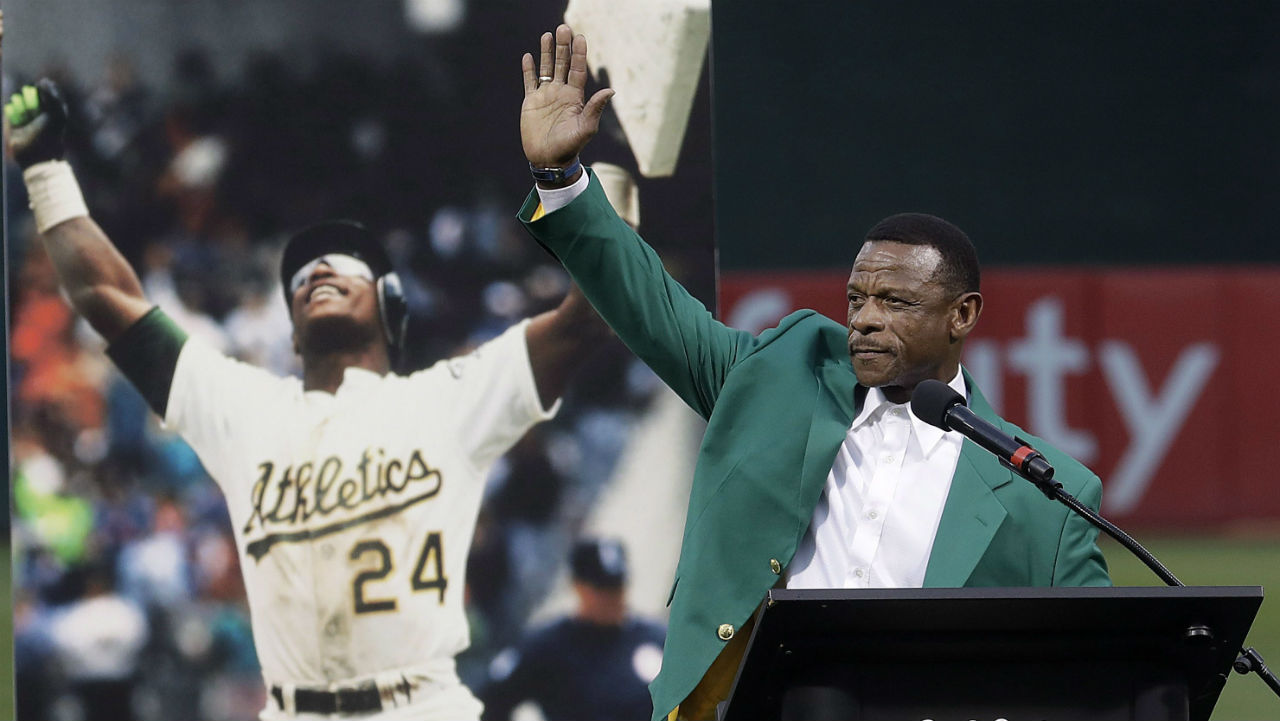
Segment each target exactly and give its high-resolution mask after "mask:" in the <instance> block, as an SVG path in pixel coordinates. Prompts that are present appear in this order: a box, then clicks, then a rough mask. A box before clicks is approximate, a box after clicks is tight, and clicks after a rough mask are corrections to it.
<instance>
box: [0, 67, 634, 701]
mask: <svg viewBox="0 0 1280 721" xmlns="http://www.w3.org/2000/svg"><path fill="white" fill-rule="evenodd" d="M175 62H176V64H175V68H174V76H175V82H174V83H173V84H172V86H171V87H173V88H174V90H172V91H164V90H161V89H157V88H150V87H145V86H143V85H142V84H140V83H139V81H138V80H137V79H136V76H135V73H134V72H133V71H132V68H131V66H130V64H129V62H128V61H127V60H125V59H118V60H116V61H114V62H112V63H110V64H109V65H108V66H107V67H105V68H104V69H103V73H102V75H101V77H97V78H78V77H69V76H68V75H67V74H66V73H65V72H59V71H57V70H56V69H54V70H51V71H50V75H51V76H53V77H54V79H55V80H56V81H57V82H58V83H59V84H60V86H61V88H62V89H63V91H64V93H65V95H66V96H67V99H68V102H69V106H70V108H71V111H72V116H73V117H72V127H71V131H70V133H69V137H68V141H69V155H70V160H71V161H72V163H73V165H74V166H75V168H76V170H77V174H78V177H79V179H80V183H81V186H82V188H83V190H84V193H85V196H86V201H87V202H88V205H89V208H90V210H91V212H92V214H93V217H94V219H95V220H96V221H97V222H98V223H99V224H100V225H101V226H102V227H103V228H104V229H105V231H106V232H107V234H108V235H109V236H110V237H111V238H112V239H113V241H114V242H115V243H116V245H117V246H118V247H119V248H120V250H121V252H122V253H123V254H124V255H125V257H126V258H128V259H129V260H130V261H131V262H132V263H133V265H134V267H135V268H137V270H138V272H139V275H140V276H141V278H142V280H143V284H144V287H145V290H146V293H147V295H148V297H149V298H150V299H151V300H152V301H153V302H156V303H157V304H159V305H160V306H161V307H163V308H164V309H165V311H166V312H167V313H168V314H169V315H170V316H172V317H174V318H175V319H176V320H177V321H178V322H179V323H180V324H181V325H182V326H183V327H184V328H185V329H186V330H187V331H188V332H189V333H191V334H193V335H199V336H202V337H204V338H205V339H206V340H207V341H209V342H211V343H213V344H214V345H215V346H217V347H219V348H222V349H224V350H225V352H227V353H228V354H231V355H234V356H236V357H239V358H242V359H244V360H247V361H249V362H252V363H255V364H258V365H261V366H263V367H266V368H269V369H272V370H274V371H275V372H277V373H281V374H290V373H296V372H297V370H298V365H297V361H296V357H295V356H294V354H293V350H292V347H291V342H290V325H289V320H288V317H287V314H286V308H285V305H284V302H283V295H282V292H281V289H280V286H279V280H278V278H277V270H276V265H277V263H278V257H279V249H280V246H281V244H282V242H283V240H284V238H285V237H286V236H287V235H288V233H289V232H290V231H291V230H294V229H297V228H299V227H301V226H303V225H306V224H308V223H310V222H314V221H316V220H319V219H323V218H335V217H343V218H353V219H356V220H359V221H361V222H363V223H365V224H366V225H367V226H368V227H369V228H370V229H372V230H374V231H375V232H377V233H378V234H379V235H380V236H381V237H383V239H384V241H385V243H386V244H387V246H388V248H389V250H390V252H391V254H392V256H393V259H394V262H395V264H396V265H397V269H398V271H399V272H400V275H401V277H402V279H404V280H405V286H406V292H407V296H408V300H409V305H410V313H411V319H412V320H411V325H410V330H409V344H408V345H409V348H410V352H409V353H408V354H407V358H406V359H405V364H404V367H403V368H401V370H402V371H408V370H412V369H414V368H420V367H424V366H426V365H429V364H430V363H432V362H434V361H436V360H438V359H441V358H444V357H448V356H451V355H454V354H457V353H462V352H465V351H466V350H468V349H469V348H471V347H473V346H474V345H476V344H478V343H480V342H483V341H484V340H487V339H489V338H491V337H493V336H495V335H497V334H498V333H500V332H501V331H502V330H503V329H505V328H506V327H507V326H509V325H510V324H512V323H513V322H515V321H517V320H519V319H520V318H523V317H525V316H528V315H530V314H533V313H536V312H539V311H541V310H544V309H546V308H549V307H552V306H553V305H554V304H555V303H557V302H558V301H559V299H560V298H561V297H562V295H563V293H564V292H565V290H566V288H567V282H568V281H567V278H566V276H565V274H564V273H563V271H562V270H561V269H560V268H559V266H558V265H557V264H555V263H554V261H553V259H552V258H550V256H548V255H546V254H545V253H543V252H542V251H541V250H540V249H538V248H537V246H536V244H535V243H533V242H532V241H531V240H530V239H528V238H527V237H526V236H525V234H524V231H523V229H521V228H520V227H519V224H518V223H517V222H516V220H515V218H514V212H515V209H516V207H517V205H518V203H519V201H520V198H521V195H520V194H519V193H514V194H513V193H511V192H509V190H508V188H509V187H510V185H511V184H512V183H515V184H517V185H518V186H521V187H522V188H523V189H524V190H527V188H528V187H529V185H528V182H529V181H528V180H527V178H524V177H520V175H521V174H522V172H523V171H522V169H521V166H520V163H519V162H518V156H514V155H513V156H512V160H511V162H510V163H508V164H507V166H504V167H503V168H502V169H501V171H502V172H504V173H510V174H513V175H514V177H515V178H516V179H515V180H513V181H510V182H508V181H504V182H501V183H496V182H494V181H493V180H492V179H491V178H490V177H489V175H488V173H489V172H491V171H493V169H492V168H485V167H481V166H480V165H479V164H477V163H475V162H473V159H471V158H468V157H467V156H466V149H465V146H467V145H468V144H470V145H474V144H476V143H483V142H486V141H485V140H484V139H475V140H471V141H469V142H468V143H460V142H458V141H457V140H456V138H459V137H466V136H467V133H472V134H474V133H477V132H482V129H477V128H470V129H468V128H464V127H460V126H459V125H458V124H459V123H463V122H465V120H460V119H458V116H456V115H452V114H450V113H448V112H441V111H440V110H439V108H440V107H441V105H442V103H443V101H444V100H446V99H445V98H442V97H439V96H438V94H437V92H436V91H437V86H436V84H435V82H434V81H433V79H432V77H431V75H430V74H429V73H428V72H425V71H424V69H423V68H420V67H416V66H409V65H406V66H397V67H392V68H385V67H375V66H374V65H373V64H372V63H370V62H368V61H363V60H361V59H359V58H355V57H342V56H336V55H335V56H331V57H328V58H325V59H323V60H322V61H320V62H318V63H316V64H315V65H314V66H313V67H311V68H309V69H306V70H299V69H297V68H295V67H292V66H290V65H289V64H288V63H286V62H284V61H283V60H282V59H281V58H279V57H275V56H271V55H267V54H264V55H261V56H260V57H258V58H257V59H256V60H254V61H253V62H251V63H249V64H248V65H247V66H246V68H245V71H244V73H243V77H241V78H238V79H236V80H235V81H234V82H229V83H228V82H223V81H221V80H220V79H219V78H218V77H217V74H216V73H215V72H214V71H213V69H212V67H211V65H210V64H209V62H208V61H207V58H206V57H205V56H204V55H202V54H201V53H200V52H198V51H192V52H189V53H186V54H184V55H182V56H181V57H179V58H177V59H176V61H175ZM33 79H34V78H8V77H7V78H5V81H6V88H5V93H6V96H7V94H8V92H11V90H12V87H13V86H14V85H15V84H17V83H21V82H28V81H31V80H33ZM510 114H511V115H513V116H514V107H513V108H512V109H511V111H510ZM464 117H465V116H464ZM512 149H513V150H515V148H514V145H513V148H512ZM5 172H6V173H7V174H8V176H7V181H8V182H7V184H6V188H7V192H8V193H9V197H7V198H6V200H7V205H6V207H7V213H8V217H7V218H6V221H7V223H8V238H9V262H10V264H11V265H10V273H11V275H10V278H11V287H10V297H11V318H10V323H11V325H10V328H11V339H12V340H11V343H12V348H11V351H12V360H11V366H10V373H11V378H10V381H11V385H10V388H11V393H12V424H11V433H12V454H13V456H12V457H13V468H14V471H13V477H12V484H13V488H12V493H13V499H14V505H13V518H12V522H13V540H14V631H15V656H16V658H15V661H16V666H15V668H16V671H15V673H16V677H17V689H18V697H17V700H18V712H19V718H23V719H42V720H47V721H81V720H88V719H94V718H112V719H127V718H137V719H144V720H145V719H177V718H201V719H207V720H208V721H219V720H221V719H250V718H255V717H256V713H257V711H258V710H259V709H260V708H261V706H262V703H263V690H262V686H261V679H260V677H259V675H258V668H257V659H256V655H255V652H254V648H253V642H252V637H251V634H250V630H249V619H248V615H247V607H246V605H245V603H244V590H243V587H242V582H241V578H240V572H239V565H238V564H239V560H238V553H237V550H236V548H235V545H234V540H233V537H232V533H231V528H230V525H229V521H228V519H227V515H226V510H225V506H224V502H223V499H222V497H221V495H220V493H219V492H218V490H217V488H216V487H215V485H214V484H213V482H212V481H211V480H210V479H209V478H208V477H207V476H206V474H205V472H204V470H203V469H202V467H201V465H200V463H199V461H198V460H197V459H196V458H195V456H194V454H193V453H192V451H191V450H190V449H189V448H188V447H187V446H186V445H185V444H184V443H182V442H181V441H180V440H179V439H177V438H176V437H175V436H173V435H171V434H169V433H168V432H166V431H165V430H164V429H163V428H162V427H161V425H160V424H159V423H158V421H157V419H156V418H155V417H154V415H153V414H151V413H150V412H149V411H148V409H147V407H146V405H145V403H144V402H143V400H142V398H141V397H140V396H139V395H138V394H137V393H136V392H135V391H134V389H133V388H132V387H131V386H130V385H129V384H128V383H127V382H125V381H124V380H123V378H122V377H121V376H120V375H119V374H118V373H117V372H116V371H115V370H114V368H113V367H112V366H111V365H110V363H109V362H108V361H107V360H106V359H105V356H104V355H103V353H102V341H101V340H100V339H99V338H97V337H96V335H94V334H93V332H92V331H90V330H89V329H88V328H87V326H86V325H85V324H84V323H83V322H82V321H79V320H78V319H77V318H76V316H75V315H74V314H73V313H72V311H71V310H70V308H69V307H68V306H67V304H66V303H65V301H64V299H63V298H62V296H61V295H60V291H59V288H58V284H57V279H56V277H55V274H54V272H53V268H52V266H51V264H50V262H49V260H48V258H47V256H46V255H45V253H44V251H43V249H42V247H41V245H40V243H39V242H38V239H37V238H36V236H35V233H34V229H33V226H32V223H31V220H30V217H29V215H28V213H27V211H26V199H25V197H23V192H24V191H23V187H22V183H21V179H20V176H19V175H18V171H17V169H16V168H15V167H14V166H13V165H12V163H11V162H9V163H6V167H5ZM656 383H657V381H656V379H655V378H654V377H653V376H652V375H651V374H650V373H649V372H648V371H647V369H644V368H643V366H641V365H639V364H638V363H636V362H635V361H634V359H633V358H632V357H631V356H630V354H629V353H627V352H626V351H625V349H623V348H622V347H621V346H620V344H618V343H616V341H615V342H611V343H610V344H608V345H607V346H606V347H602V348H601V349H600V350H599V352H598V353H597V357H595V358H594V359H593V361H592V362H591V363H590V365H589V366H588V368H587V370H586V371H585V372H584V373H583V374H582V375H580V376H579V377H578V378H577V379H576V382H575V383H574V384H573V386H572V390H571V392H570V395H569V396H568V397H567V398H566V403H565V405H564V407H563V409H562V410H561V412H560V414H559V416H558V417H557V418H556V419H555V420H554V421H553V422H551V423H549V424H544V425H542V426H539V427H538V428H536V429H535V430H534V431H533V432H531V433H530V434H529V435H528V436H527V437H526V438H525V439H524V440H523V441H521V442H520V443H519V444H518V445H517V446H516V447H515V448H514V449H513V450H512V452H511V453H510V454H509V455H508V456H507V457H505V458H504V459H502V461H501V462H500V463H499V464H498V466H497V467H496V469H495V472H494V475H493V477H492V478H491V479H490V482H489V484H488V486H487V496H486V500H485V504H484V507H483V510H482V513H481V518H480V523H479V526H478V528H477V532H476V537H475V542H474V545H473V549H472V553H471V562H470V564H469V569H468V580H469V589H468V591H469V593H468V598H469V615H470V617H471V627H472V638H473V647H472V649H471V650H470V651H468V652H467V654H466V655H465V656H464V657H463V658H462V659H460V672H461V674H462V675H463V680H464V681H467V682H468V683H473V684H474V683H476V682H478V680H479V679H480V678H481V677H482V676H483V674H484V672H485V668H486V667H487V665H488V662H489V660H490V658H491V657H492V656H493V654H495V653H496V652H497V650H499V649H501V648H502V647H504V646H507V645H510V644H511V643H512V642H514V641H515V639H516V638H518V636H519V635H520V633H521V631H522V630H523V629H524V628H525V626H526V622H527V619H528V617H529V615H530V613H531V612H532V611H533V610H534V609H535V607H536V606H537V605H538V604H539V603H540V602H541V600H542V599H543V598H544V597H545V595H546V593H547V592H548V590H549V589H550V587H551V584H552V582H553V581H554V579H555V578H556V575H557V574H558V573H561V572H562V570H563V566H564V558H565V557H566V550H567V549H568V548H569V544H570V542H571V539H572V538H573V537H574V536H576V535H577V532H578V530H579V528H580V526H581V524H582V522H583V520H584V518H585V516H586V514H587V512H588V511H589V510H590V508H591V506H592V504H593V502H594V501H595V499H596V498H597V496H598V495H599V492H600V491H601V490H602V484H603V483H604V482H605V481H606V479H607V478H608V477H609V475H610V472H611V470H612V467H613V465H614V462H615V460H616V458H617V456H618V454H619V452H620V451H621V449H622V446H623V444H624V442H625V436H626V434H627V429H628V427H629V425H630V423H631V422H632V421H633V419H634V417H635V415H636V414H637V413H639V412H640V411H641V410H642V409H643V407H644V405H645V403H646V402H647V400H648V399H649V398H650V396H651V394H652V391H653V390H654V389H655V387H656ZM121 704H123V705H121Z"/></svg>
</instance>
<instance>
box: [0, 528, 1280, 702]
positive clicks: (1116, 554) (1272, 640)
mask: <svg viewBox="0 0 1280 721" xmlns="http://www.w3.org/2000/svg"><path fill="white" fill-rule="evenodd" d="M1138 540H1139V541H1141V542H1142V544H1143V545H1145V546H1146V547H1147V548H1148V549H1150V550H1151V552H1152V553H1154V554H1156V556H1157V557H1158V558H1159V559H1160V560H1161V561H1163V562H1164V564H1165V565H1166V566H1168V567H1169V570H1171V571H1173V572H1174V574H1176V575H1177V576H1178V577H1179V578H1180V579H1182V581H1183V583H1186V584H1187V585H1194V586H1262V587H1263V588H1264V589H1270V590H1271V591H1272V592H1274V593H1280V536H1277V537H1276V538H1270V539H1258V538H1223V537H1199V536H1197V537H1177V538H1173V537H1145V536H1142V535H1139V536H1138ZM3 548H4V550H5V554H4V557H5V558H6V559H7V558H8V547H7V546H3ZM1103 552H1104V553H1106V556H1107V562H1108V564H1110V566H1111V575H1112V578H1114V579H1115V582H1116V584H1117V585H1121V586H1158V585H1160V581H1159V579H1157V578H1156V577H1155V575H1154V574H1152V573H1151V571H1150V570H1149V569H1148V568H1147V567H1146V566H1144V565H1142V563H1141V562H1139V561H1138V560H1137V559H1135V558H1133V557H1131V556H1130V555H1129V554H1128V552H1126V551H1125V550H1124V549H1123V548H1120V547H1119V546H1118V545H1116V544H1115V543H1112V542H1110V541H1109V540H1106V541H1104V542H1103ZM2 565H3V568H0V593H2V594H3V597H4V598H6V599H8V598H11V596H10V590H9V572H10V569H9V564H8V563H5V564H2ZM10 621H11V619H8V620H6V621H4V622H0V719H11V718H14V710H13V638H12V628H11V624H10ZM1248 644H1249V645H1251V646H1253V647H1255V648H1257V649H1258V651H1259V652H1260V653H1261V654H1262V655H1263V656H1264V657H1265V658H1266V659H1267V662H1268V664H1269V665H1270V666H1271V667H1272V668H1274V669H1280V600H1276V599H1267V600H1265V601H1263V603H1262V609H1261V610H1260V611H1259V612H1258V618H1257V620H1256V621H1254V624H1253V630H1252V631H1251V632H1250V634H1249V639H1248ZM1213 718H1214V719H1215V720H1217V721H1266V720H1268V719H1277V718H1280V699H1277V698H1276V697H1275V696H1274V695H1273V694H1272V693H1271V690H1270V689H1268V688H1267V687H1266V686H1265V685H1264V684H1263V683H1262V680H1261V679H1259V678H1258V677H1257V676H1240V675H1237V674H1234V673H1233V674H1232V675H1231V679H1230V680H1229V681H1228V682H1227V687H1226V689H1225V690H1224V691H1223V692H1222V698H1221V700H1220V701H1219V702H1218V707H1217V709H1215V711H1214V714H1213Z"/></svg>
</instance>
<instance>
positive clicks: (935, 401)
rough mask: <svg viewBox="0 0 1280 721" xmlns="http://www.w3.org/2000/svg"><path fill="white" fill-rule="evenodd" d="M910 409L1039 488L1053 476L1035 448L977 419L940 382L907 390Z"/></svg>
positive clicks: (962, 398)
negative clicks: (978, 448) (909, 396)
mask: <svg viewBox="0 0 1280 721" xmlns="http://www.w3.org/2000/svg"><path fill="white" fill-rule="evenodd" d="M911 412H912V413H914V414H915V415H916V418H919V419H920V420H922V421H924V422H925V423H928V424H929V425H931V426H936V427H938V428H941V429H942V430H944V431H959V432H960V433H961V434H962V435H964V437H965V438H968V439H969V440H971V441H973V442H974V443H977V444H978V445H979V446H981V447H983V448H985V449H987V450H988V451H990V452H992V453H994V454H995V455H996V457H997V458H999V459H1000V462H1001V463H1003V464H1004V465H1006V466H1008V467H1010V468H1012V469H1013V470H1015V471H1017V472H1018V473H1020V474H1021V475H1022V476H1023V477H1024V478H1026V479H1027V480H1029V481H1031V482H1032V483H1035V484H1036V485H1038V486H1041V487H1042V490H1044V485H1047V484H1049V482H1050V479H1052V478H1053V466H1051V465H1049V461H1047V460H1045V457H1044V456H1042V455H1040V452H1039V451H1037V450H1036V449H1034V448H1032V447H1031V446H1030V445H1028V444H1027V442H1026V441H1024V440H1022V439H1021V438H1014V437H1013V436H1010V435H1009V434H1007V433H1005V432H1004V431H1002V430H1000V429H999V428H997V427H996V426H994V425H992V424H991V423H989V422H987V421H985V420H983V419H982V418H979V417H978V415H977V414H976V413H974V412H973V411H971V410H969V407H968V406H966V405H965V404H964V396H962V395H960V394H959V393H956V392H955V390H953V389H952V388H951V386H949V385H947V384H946V383H943V382H942V381H939V380H927V381H922V382H921V383H920V384H919V385H917V386H916V388H915V390H914V391H912V392H911ZM1047 492H1048V491H1047V490H1046V493H1047Z"/></svg>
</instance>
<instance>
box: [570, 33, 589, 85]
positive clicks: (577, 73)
mask: <svg viewBox="0 0 1280 721" xmlns="http://www.w3.org/2000/svg"><path fill="white" fill-rule="evenodd" d="M568 83H569V84H570V85H572V86H573V87H575V88H577V89H579V90H582V89H583V88H585V87H587V36H585V35H575V36H574V38H573V54H572V56H570V58H569V78H568Z"/></svg>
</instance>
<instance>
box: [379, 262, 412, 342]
mask: <svg viewBox="0 0 1280 721" xmlns="http://www.w3.org/2000/svg"><path fill="white" fill-rule="evenodd" d="M376 285H377V289H378V311H379V313H381V315H382V331H383V333H384V334H385V335H386V337H387V345H390V346H391V349H392V351H393V354H394V355H397V356H398V355H399V354H400V353H402V352H403V351H404V337H405V333H406V332H407V331H408V329H409V303H408V301H406V300H405V297H404V286H402V285H401V284H400V276H398V275H396V273H395V271H391V272H389V273H384V274H382V275H381V276H379V277H378V280H377V284H376Z"/></svg>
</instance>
